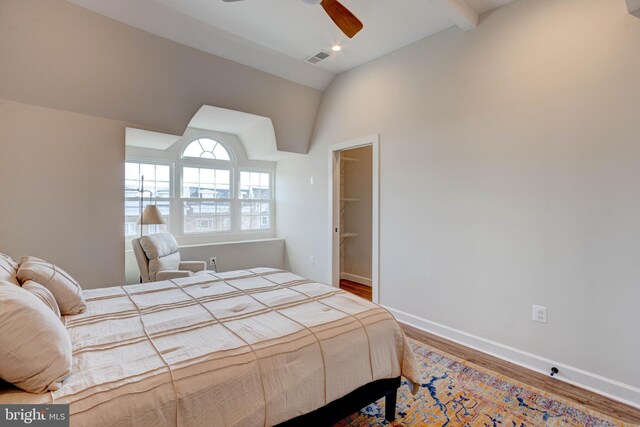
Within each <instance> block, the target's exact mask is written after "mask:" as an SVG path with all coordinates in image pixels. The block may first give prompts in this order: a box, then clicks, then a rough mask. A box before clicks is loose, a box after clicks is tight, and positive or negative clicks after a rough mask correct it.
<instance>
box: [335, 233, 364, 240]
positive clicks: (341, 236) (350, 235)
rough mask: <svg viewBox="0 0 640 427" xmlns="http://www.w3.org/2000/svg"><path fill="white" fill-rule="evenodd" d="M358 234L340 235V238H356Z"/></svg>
mask: <svg viewBox="0 0 640 427" xmlns="http://www.w3.org/2000/svg"><path fill="white" fill-rule="evenodd" d="M359 235H360V234H358V233H340V238H341V239H345V238H347V237H358V236H359Z"/></svg>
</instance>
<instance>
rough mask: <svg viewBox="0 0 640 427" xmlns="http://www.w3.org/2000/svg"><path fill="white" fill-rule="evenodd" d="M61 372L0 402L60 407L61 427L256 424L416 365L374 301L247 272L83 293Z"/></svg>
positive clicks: (415, 374) (412, 370) (5, 394)
mask: <svg viewBox="0 0 640 427" xmlns="http://www.w3.org/2000/svg"><path fill="white" fill-rule="evenodd" d="M84 295H85V298H86V300H87V306H88V308H87V311H86V312H85V313H83V314H80V315H75V316H68V317H67V318H66V326H67V329H68V330H69V334H70V335H71V340H72V343H73V371H72V374H71V376H70V377H69V378H68V379H67V380H65V382H64V384H63V387H62V388H61V389H60V390H58V391H56V392H51V393H48V394H42V395H34V394H29V393H25V392H23V391H20V390H17V389H10V390H3V391H0V403H3V404H4V403H23V402H24V403H27V402H29V403H70V404H71V406H70V412H71V426H72V427H81V426H92V427H94V426H109V427H115V426H129V425H135V426H143V427H144V426H154V427H157V426H173V425H178V426H181V427H187V426H204V425H215V426H236V425H237V426H265V425H274V424H278V423H280V422H283V421H286V420H288V419H291V418H293V417H296V416H298V415H301V414H304V413H307V412H310V411H313V410H315V409H317V408H319V407H321V406H323V405H325V404H327V403H328V402H331V401H333V400H335V399H337V398H340V397H342V396H344V395H345V394H347V393H349V392H351V391H352V390H354V389H356V388H358V387H360V386H362V385H364V384H366V383H369V382H371V381H373V380H376V379H380V378H393V377H397V376H399V375H401V374H402V375H404V376H405V377H407V378H408V379H409V380H410V381H413V382H419V370H418V365H417V364H416V362H415V360H414V357H413V353H412V352H411V350H410V349H409V347H408V345H407V343H406V341H405V338H404V335H403V333H402V330H401V329H400V327H399V326H398V324H397V322H396V321H395V319H394V318H393V317H392V316H391V315H390V314H389V313H388V312H387V311H386V310H385V309H383V308H381V307H379V306H377V305H375V304H372V303H370V302H367V301H365V300H363V299H360V298H358V297H356V296H354V295H351V294H349V293H346V292H343V291H340V290H338V289H336V288H333V287H330V286H327V285H324V284H320V283H316V282H313V281H310V280H305V279H303V278H301V277H299V276H296V275H294V274H292V273H289V272H286V271H281V270H273V269H266V268H259V269H253V270H243V271H234V272H228V273H213V272H209V273H207V274H205V275H198V276H194V277H190V278H184V279H177V280H173V281H165V282H157V283H151V284H142V285H131V286H123V287H113V288H104V289H95V290H88V291H85V292H84Z"/></svg>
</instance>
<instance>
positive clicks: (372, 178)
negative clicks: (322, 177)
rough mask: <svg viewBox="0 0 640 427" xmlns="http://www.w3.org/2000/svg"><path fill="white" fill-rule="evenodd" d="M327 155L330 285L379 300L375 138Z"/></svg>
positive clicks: (336, 148) (338, 146)
mask: <svg viewBox="0 0 640 427" xmlns="http://www.w3.org/2000/svg"><path fill="white" fill-rule="evenodd" d="M329 154H330V165H329V166H330V175H329V176H330V180H331V183H330V186H329V188H330V189H331V190H332V191H331V194H330V205H331V207H330V218H331V225H332V227H331V242H332V245H331V257H330V259H331V260H332V266H331V277H332V284H333V286H336V287H340V288H342V289H344V290H346V291H348V292H351V293H354V294H356V295H358V296H360V297H362V298H365V299H368V300H371V301H374V302H378V285H379V283H378V264H379V263H378V204H379V200H378V137H377V136H374V137H369V138H364V139H362V140H356V141H350V142H345V143H342V144H336V145H333V146H331V147H330V153H329Z"/></svg>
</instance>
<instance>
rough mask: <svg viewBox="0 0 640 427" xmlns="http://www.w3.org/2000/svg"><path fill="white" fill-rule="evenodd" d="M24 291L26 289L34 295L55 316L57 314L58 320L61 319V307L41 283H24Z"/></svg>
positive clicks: (31, 281)
mask: <svg viewBox="0 0 640 427" xmlns="http://www.w3.org/2000/svg"><path fill="white" fill-rule="evenodd" d="M22 289H26V290H28V291H29V292H31V293H32V294H33V295H35V296H37V297H38V298H39V299H40V301H42V302H43V303H44V304H45V305H46V306H47V307H49V308H50V309H51V311H53V314H55V315H56V316H57V317H58V319H59V318H60V307H58V303H57V302H56V299H55V297H54V296H53V294H52V293H51V291H50V290H49V289H47V288H45V287H44V286H42V285H41V284H40V283H36V282H34V281H33V280H27V281H26V282H24V283H23V284H22Z"/></svg>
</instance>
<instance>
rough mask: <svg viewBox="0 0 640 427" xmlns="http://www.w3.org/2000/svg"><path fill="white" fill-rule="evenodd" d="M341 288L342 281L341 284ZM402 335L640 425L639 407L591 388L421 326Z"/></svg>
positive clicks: (412, 328)
mask: <svg viewBox="0 0 640 427" xmlns="http://www.w3.org/2000/svg"><path fill="white" fill-rule="evenodd" d="M341 287H342V284H341ZM400 325H401V326H402V329H403V330H404V332H405V334H406V335H407V336H408V337H410V338H413V339H415V340H417V341H420V342H422V343H425V344H427V345H430V346H431V347H434V348H437V349H439V350H442V351H444V352H446V353H449V354H451V355H454V356H457V357H459V358H461V359H464V360H467V361H469V362H471V363H475V364H476V365H479V366H482V367H483V368H486V369H489V370H492V371H494V372H498V373H500V374H502V375H505V376H507V377H509V378H512V379H514V380H516V381H520V382H522V383H525V384H528V385H531V386H533V387H536V388H539V389H541V390H544V391H546V392H549V393H553V394H555V395H557V396H561V397H563V398H565V399H569V400H571V401H574V402H576V403H579V404H581V405H584V406H586V407H587V408H589V409H592V410H594V411H598V412H600V413H602V414H605V415H609V416H610V417H614V418H618V419H620V420H622V421H625V422H628V423H633V424H640V409H636V408H634V407H632V406H629V405H625V404H624V403H620V402H617V401H615V400H612V399H609V398H607V397H604V396H601V395H599V394H597V393H594V392H592V391H588V390H585V389H583V388H580V387H577V386H574V385H571V384H569V383H565V382H563V381H560V380H557V379H554V378H552V377H550V376H547V375H543V374H540V373H538V372H535V371H531V370H529V369H526V368H523V367H521V366H518V365H515V364H513V363H510V362H507V361H504V360H502V359H499V358H497V357H494V356H490V355H488V354H485V353H482V352H480V351H478V350H474V349H471V348H469V347H465V346H463V345H461V344H457V343H454V342H452V341H449V340H447V339H444V338H441V337H438V336H436V335H433V334H430V333H428V332H425V331H422V330H420V329H417V328H414V327H412V326H409V325H405V324H403V323H400Z"/></svg>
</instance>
